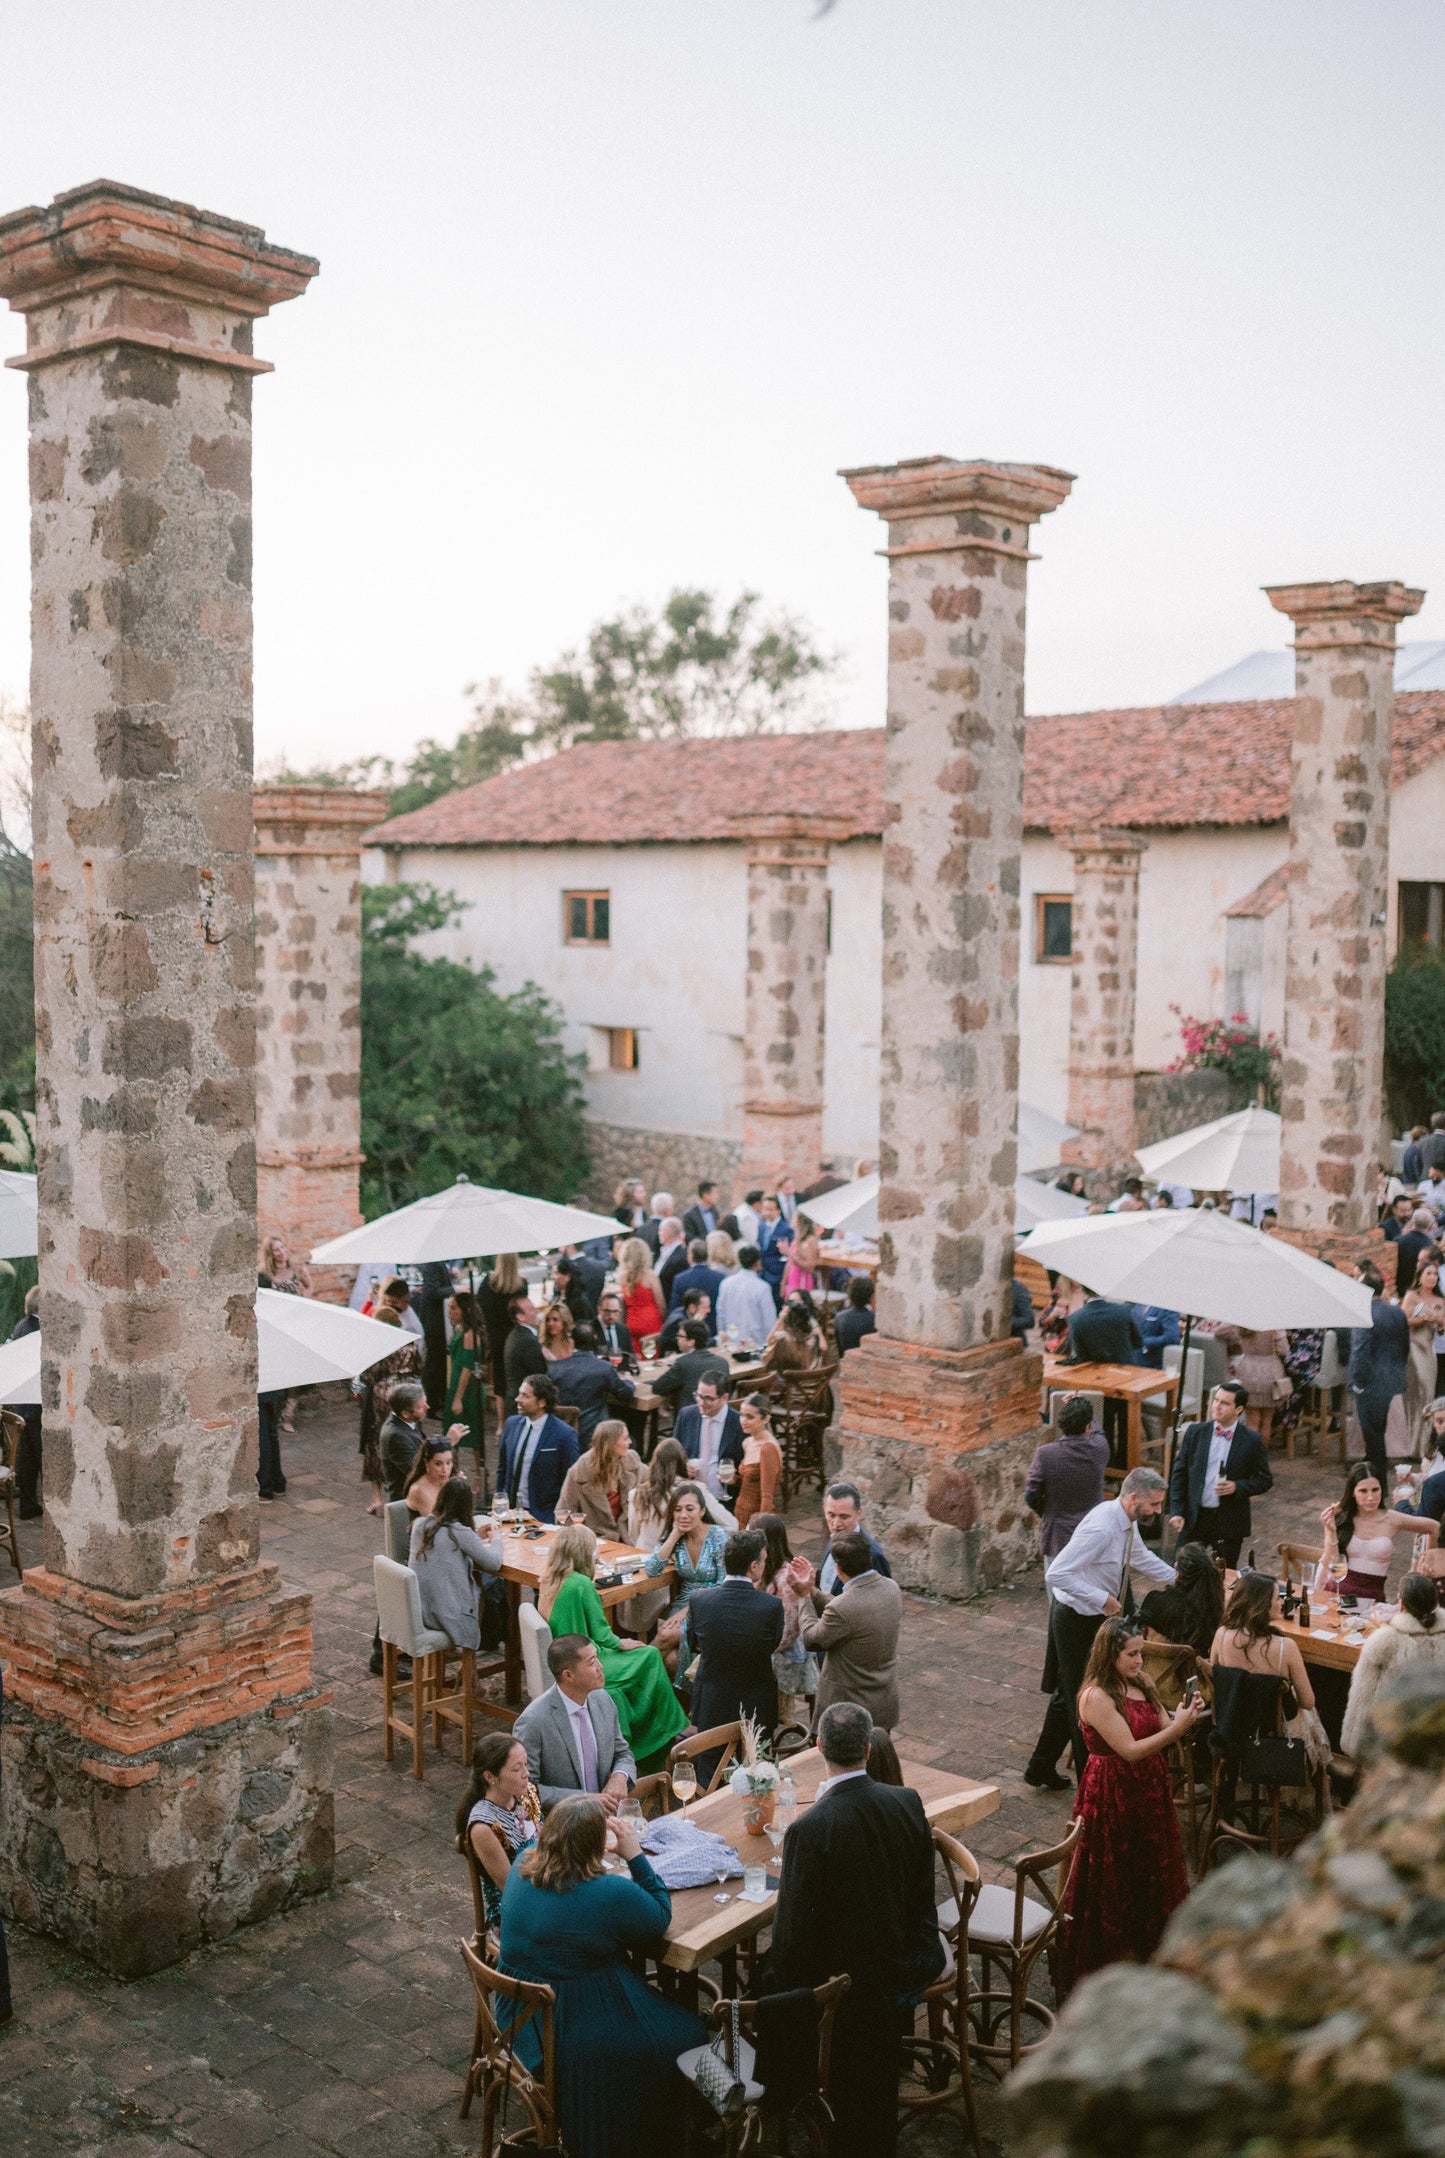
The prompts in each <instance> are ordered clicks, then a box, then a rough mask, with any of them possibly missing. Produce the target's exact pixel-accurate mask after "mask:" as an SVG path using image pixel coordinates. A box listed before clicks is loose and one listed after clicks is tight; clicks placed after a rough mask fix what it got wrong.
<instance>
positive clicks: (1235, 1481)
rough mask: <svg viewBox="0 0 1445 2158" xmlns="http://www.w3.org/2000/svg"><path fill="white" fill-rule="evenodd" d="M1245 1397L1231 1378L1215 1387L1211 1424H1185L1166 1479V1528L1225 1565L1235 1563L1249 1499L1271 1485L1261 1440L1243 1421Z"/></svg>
mask: <svg viewBox="0 0 1445 2158" xmlns="http://www.w3.org/2000/svg"><path fill="white" fill-rule="evenodd" d="M1248 1399H1249V1391H1248V1388H1247V1387H1244V1386H1241V1385H1240V1383H1239V1381H1238V1380H1237V1379H1227V1380H1226V1381H1225V1383H1224V1384H1223V1386H1216V1387H1215V1389H1214V1393H1213V1395H1212V1396H1211V1398H1210V1403H1209V1406H1210V1410H1211V1412H1212V1420H1206V1421H1205V1422H1204V1423H1200V1424H1189V1425H1186V1427H1185V1429H1184V1431H1183V1433H1182V1434H1181V1436H1180V1440H1179V1448H1178V1451H1177V1452H1176V1454H1175V1456H1174V1467H1173V1470H1172V1471H1171V1473H1170V1477H1169V1512H1170V1515H1171V1517H1172V1518H1171V1521H1170V1527H1171V1528H1173V1529H1174V1531H1175V1533H1176V1534H1177V1535H1178V1536H1179V1538H1180V1540H1181V1542H1184V1543H1191V1544H1207V1545H1208V1546H1209V1548H1210V1550H1212V1551H1217V1552H1218V1553H1219V1555H1220V1557H1221V1558H1222V1559H1223V1560H1224V1563H1225V1565H1226V1566H1237V1565H1238V1564H1239V1553H1240V1547H1241V1545H1242V1544H1243V1543H1244V1540H1245V1538H1246V1537H1247V1536H1248V1535H1249V1533H1250V1518H1249V1502H1250V1500H1251V1499H1257V1498H1259V1497H1261V1496H1262V1495H1263V1493H1265V1492H1266V1491H1268V1490H1270V1489H1271V1488H1272V1486H1273V1484H1274V1477H1273V1475H1272V1474H1271V1472H1270V1466H1269V1455H1268V1453H1267V1452H1266V1451H1265V1446H1264V1441H1263V1440H1262V1439H1261V1438H1260V1435H1259V1433H1258V1432H1257V1431H1251V1430H1250V1428H1249V1426H1248V1424H1246V1422H1245V1421H1244V1405H1245V1403H1246V1401H1248Z"/></svg>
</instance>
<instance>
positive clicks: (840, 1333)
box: [833, 1304, 878, 1356]
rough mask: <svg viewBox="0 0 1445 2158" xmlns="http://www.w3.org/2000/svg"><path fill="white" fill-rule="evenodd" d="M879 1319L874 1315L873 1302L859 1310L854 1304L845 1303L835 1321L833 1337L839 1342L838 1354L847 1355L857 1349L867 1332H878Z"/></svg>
mask: <svg viewBox="0 0 1445 2158" xmlns="http://www.w3.org/2000/svg"><path fill="white" fill-rule="evenodd" d="M877 1331H878V1321H877V1320H876V1319H875V1318H874V1316H873V1307H872V1305H871V1304H864V1305H863V1307H862V1309H861V1310H859V1309H858V1308H857V1307H856V1306H855V1305H853V1304H845V1305H844V1307H843V1309H842V1310H841V1311H840V1312H839V1313H838V1315H837V1317H836V1318H835V1319H834V1321H833V1338H834V1340H835V1341H836V1342H837V1344H838V1354H839V1355H840V1356H846V1355H847V1354H848V1351H849V1350H850V1349H856V1348H857V1346H858V1344H859V1342H860V1341H861V1340H862V1339H863V1336H864V1335H865V1334H876V1333H877Z"/></svg>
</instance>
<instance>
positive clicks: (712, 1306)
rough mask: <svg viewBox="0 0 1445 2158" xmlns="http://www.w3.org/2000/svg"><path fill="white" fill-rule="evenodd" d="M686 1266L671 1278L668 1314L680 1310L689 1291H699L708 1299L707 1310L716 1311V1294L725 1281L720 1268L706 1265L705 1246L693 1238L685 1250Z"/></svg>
mask: <svg viewBox="0 0 1445 2158" xmlns="http://www.w3.org/2000/svg"><path fill="white" fill-rule="evenodd" d="M687 1256H688V1262H689V1263H688V1264H687V1265H686V1266H684V1267H680V1268H679V1270H678V1271H677V1273H675V1274H674V1275H673V1277H672V1294H671V1297H670V1298H669V1300H668V1306H667V1308H668V1311H669V1313H671V1312H674V1311H679V1310H681V1308H682V1300H683V1298H684V1297H685V1296H686V1294H687V1292H688V1290H689V1289H701V1290H702V1291H703V1292H704V1294H705V1295H706V1296H707V1298H708V1309H709V1310H710V1311H716V1310H717V1293H718V1290H719V1289H720V1288H721V1287H722V1285H723V1283H724V1282H725V1281H726V1280H727V1276H726V1274H724V1272H723V1270H722V1268H721V1267H720V1266H709V1265H708V1263H707V1245H706V1244H705V1243H704V1242H703V1240H702V1238H701V1237H700V1236H695V1237H694V1238H693V1240H692V1242H691V1243H690V1244H689V1245H688V1248H687Z"/></svg>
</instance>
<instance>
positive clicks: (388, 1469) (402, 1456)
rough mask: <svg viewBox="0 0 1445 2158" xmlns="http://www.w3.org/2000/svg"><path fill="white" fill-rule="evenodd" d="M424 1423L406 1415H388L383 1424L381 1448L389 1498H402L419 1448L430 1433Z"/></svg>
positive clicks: (384, 1478)
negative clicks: (410, 1420) (407, 1417)
mask: <svg viewBox="0 0 1445 2158" xmlns="http://www.w3.org/2000/svg"><path fill="white" fill-rule="evenodd" d="M427 1435H428V1434H427V1428H426V1425H425V1424H424V1423H421V1424H409V1423H408V1422H407V1420H406V1418H405V1417H404V1416H388V1418H387V1419H386V1422H385V1423H384V1424H383V1425H382V1427H381V1436H380V1439H379V1441H378V1445H379V1447H380V1451H381V1480H382V1482H383V1483H384V1484H385V1486H386V1495H387V1497H388V1498H389V1499H399V1498H400V1497H401V1496H402V1487H403V1485H404V1484H405V1483H406V1480H407V1477H408V1476H409V1475H410V1474H411V1465H412V1463H413V1461H415V1459H416V1454H417V1448H418V1447H419V1446H420V1445H421V1443H422V1441H423V1439H425V1438H426V1437H427Z"/></svg>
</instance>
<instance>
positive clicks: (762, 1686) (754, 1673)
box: [687, 1581, 783, 1732]
mask: <svg viewBox="0 0 1445 2158" xmlns="http://www.w3.org/2000/svg"><path fill="white" fill-rule="evenodd" d="M687 1614H688V1615H687V1623H688V1630H689V1632H690V1633H691V1635H692V1641H693V1645H694V1647H695V1648H696V1649H697V1650H698V1651H699V1653H700V1655H701V1658H702V1661H701V1663H700V1665H699V1667H698V1674H697V1677H696V1678H695V1679H694V1680H693V1686H692V1720H693V1723H694V1724H695V1725H696V1727H697V1729H698V1730H699V1731H710V1730H711V1729H712V1728H713V1726H714V1725H715V1724H719V1723H736V1722H737V1720H738V1718H739V1717H740V1716H756V1717H757V1719H758V1722H759V1724H760V1725H761V1726H762V1728H763V1730H764V1731H765V1732H770V1731H771V1730H772V1729H773V1727H774V1725H775V1724H776V1723H777V1720H778V1688H777V1681H776V1680H775V1679H774V1677H773V1650H774V1649H775V1648H776V1647H777V1646H778V1643H779V1642H780V1641H781V1640H782V1638H783V1607H782V1604H781V1603H780V1602H779V1600H778V1598H777V1597H776V1596H769V1595H768V1594H767V1593H766V1592H765V1591H764V1590H763V1589H759V1588H754V1587H753V1584H752V1583H751V1581H724V1582H722V1583H721V1584H720V1585H719V1586H718V1587H717V1588H715V1589H701V1590H699V1591H698V1593H697V1594H696V1595H694V1596H693V1597H692V1599H691V1601H690V1602H689V1604H688V1607H687Z"/></svg>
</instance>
